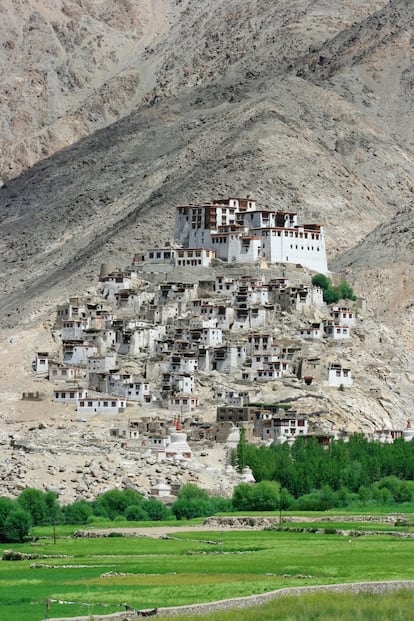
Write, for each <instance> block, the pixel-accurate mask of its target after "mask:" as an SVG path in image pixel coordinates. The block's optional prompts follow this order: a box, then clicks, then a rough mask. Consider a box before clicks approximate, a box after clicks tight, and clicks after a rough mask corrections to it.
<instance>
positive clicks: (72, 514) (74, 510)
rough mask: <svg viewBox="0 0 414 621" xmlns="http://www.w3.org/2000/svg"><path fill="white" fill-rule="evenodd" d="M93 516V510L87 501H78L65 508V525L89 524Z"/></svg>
mask: <svg viewBox="0 0 414 621" xmlns="http://www.w3.org/2000/svg"><path fill="white" fill-rule="evenodd" d="M91 515H92V509H91V506H90V505H89V504H88V503H87V502H86V500H78V501H77V502H74V503H73V504H71V505H67V506H66V507H65V508H64V519H65V524H87V522H88V520H89V518H90V516H91Z"/></svg>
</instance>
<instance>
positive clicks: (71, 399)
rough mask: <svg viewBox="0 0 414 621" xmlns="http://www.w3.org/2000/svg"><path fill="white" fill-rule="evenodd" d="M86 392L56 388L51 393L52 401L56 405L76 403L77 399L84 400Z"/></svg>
mask: <svg viewBox="0 0 414 621" xmlns="http://www.w3.org/2000/svg"><path fill="white" fill-rule="evenodd" d="M87 396H88V391H87V390H86V388H79V387H76V386H75V387H72V388H64V389H62V388H56V389H55V390H54V391H53V401H56V402H57V403H77V401H78V400H79V399H86V398H87Z"/></svg>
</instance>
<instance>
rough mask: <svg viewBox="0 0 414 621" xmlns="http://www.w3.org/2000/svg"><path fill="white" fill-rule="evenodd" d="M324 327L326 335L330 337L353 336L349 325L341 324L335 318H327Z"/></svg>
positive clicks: (343, 337)
mask: <svg viewBox="0 0 414 621" xmlns="http://www.w3.org/2000/svg"><path fill="white" fill-rule="evenodd" d="M323 329H324V332H325V334H326V336H327V337H328V338H330V339H335V340H337V339H349V337H350V336H351V331H350V328H349V326H345V325H341V324H339V323H337V322H336V321H335V320H333V319H325V320H324V322H323Z"/></svg>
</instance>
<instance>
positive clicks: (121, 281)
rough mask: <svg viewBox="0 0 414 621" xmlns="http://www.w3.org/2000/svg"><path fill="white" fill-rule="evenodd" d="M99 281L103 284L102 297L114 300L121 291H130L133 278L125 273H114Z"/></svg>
mask: <svg viewBox="0 0 414 621" xmlns="http://www.w3.org/2000/svg"><path fill="white" fill-rule="evenodd" d="M99 280H100V282H101V283H102V295H103V296H104V297H105V298H113V297H115V294H116V293H118V292H119V291H124V290H125V289H130V288H131V286H132V281H131V278H130V277H129V276H128V275H127V274H126V273H124V272H113V273H111V274H108V275H107V276H103V277H100V278H99Z"/></svg>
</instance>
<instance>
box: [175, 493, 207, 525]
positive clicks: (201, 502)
mask: <svg viewBox="0 0 414 621" xmlns="http://www.w3.org/2000/svg"><path fill="white" fill-rule="evenodd" d="M171 510H172V512H173V513H174V515H175V517H176V518H177V520H181V519H182V518H187V519H188V520H190V519H192V518H196V517H205V516H208V515H213V513H214V509H213V506H212V503H211V502H210V500H209V499H208V498H207V499H204V498H192V499H190V500H187V499H186V498H179V499H178V500H176V501H175V503H174V504H173V506H172V507H171Z"/></svg>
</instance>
